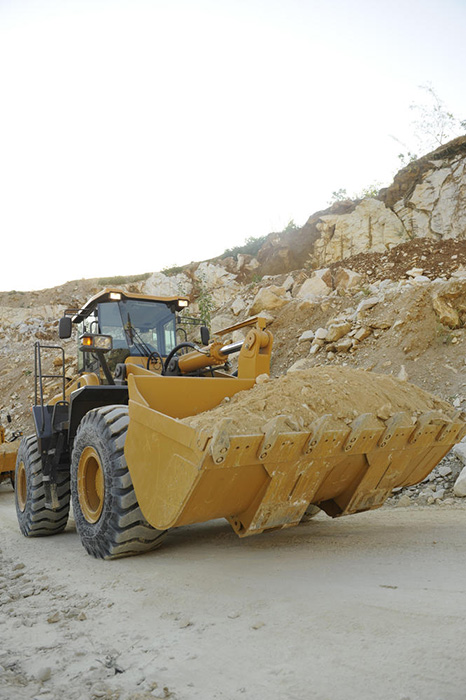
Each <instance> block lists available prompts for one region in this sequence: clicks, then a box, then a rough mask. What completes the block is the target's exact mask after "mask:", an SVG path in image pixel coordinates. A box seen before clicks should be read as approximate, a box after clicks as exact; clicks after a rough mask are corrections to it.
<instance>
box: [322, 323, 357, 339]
mask: <svg viewBox="0 0 466 700" xmlns="http://www.w3.org/2000/svg"><path fill="white" fill-rule="evenodd" d="M350 330H351V323H350V322H349V321H340V322H339V323H332V324H330V325H329V327H328V330H327V337H326V338H325V340H326V341H327V343H334V342H335V341H337V340H340V338H343V336H345V335H346V334H347V333H349V332H350Z"/></svg>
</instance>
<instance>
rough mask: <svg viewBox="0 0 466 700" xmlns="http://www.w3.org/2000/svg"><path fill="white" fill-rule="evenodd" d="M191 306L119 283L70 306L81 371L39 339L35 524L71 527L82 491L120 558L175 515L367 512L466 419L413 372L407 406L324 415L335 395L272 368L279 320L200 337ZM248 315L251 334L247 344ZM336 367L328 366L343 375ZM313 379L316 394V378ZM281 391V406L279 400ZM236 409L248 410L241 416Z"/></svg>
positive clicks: (91, 535) (90, 519)
mask: <svg viewBox="0 0 466 700" xmlns="http://www.w3.org/2000/svg"><path fill="white" fill-rule="evenodd" d="M187 305H188V300H187V299H185V298H182V297H152V296H143V295H138V294H130V293H127V292H123V291H121V290H119V289H105V290H104V291H102V292H101V293H99V294H97V295H96V296H94V297H93V298H92V299H90V300H89V301H88V302H87V303H86V304H85V305H84V306H83V307H82V308H81V309H77V310H68V311H67V312H66V313H65V315H64V316H63V318H62V319H61V320H60V323H59V335H60V337H61V338H69V337H71V333H72V325H73V324H76V325H77V326H78V346H79V352H78V356H79V357H78V370H79V372H78V375H77V376H76V377H75V378H73V379H70V380H67V379H66V377H65V357H64V352H63V350H62V349H60V348H59V346H43V345H40V344H39V343H36V346H35V386H36V390H35V405H34V406H33V409H32V411H33V416H34V421H35V430H36V432H35V434H34V435H31V436H29V437H26V438H23V439H22V441H21V445H20V448H19V451H18V456H17V460H16V477H15V492H16V510H17V515H18V521H19V526H20V529H21V532H22V533H23V534H24V535H26V536H37V535H52V534H56V533H59V532H61V531H62V530H63V529H64V528H65V526H66V523H67V520H68V511H69V505H70V494H71V500H72V504H73V513H74V518H75V521H76V528H77V530H78V533H79V535H80V537H81V540H82V543H83V545H84V547H85V548H86V550H87V551H88V552H89V553H90V554H92V555H94V556H96V557H102V558H105V559H112V558H116V557H121V556H128V555H132V554H137V553H141V552H145V551H148V550H151V549H154V548H155V547H158V546H159V545H160V543H161V542H162V540H163V537H164V535H165V533H166V532H167V531H168V530H170V529H171V528H174V527H178V526H180V525H186V524H190V523H199V522H204V521H207V520H210V519H214V518H222V517H223V518H227V519H228V521H229V522H230V524H231V526H232V527H233V529H234V530H235V532H236V533H237V534H238V535H239V536H241V537H243V536H246V535H250V534H256V533H260V532H263V531H267V530H271V529H276V528H283V527H290V526H292V525H297V524H298V523H299V522H301V520H302V519H303V518H304V517H305V516H306V513H307V514H308V515H310V514H311V513H312V511H313V510H315V507H316V506H318V507H319V508H321V509H322V510H324V511H325V512H326V513H327V514H329V515H330V516H332V517H336V516H340V515H345V514H349V513H356V512H359V511H364V510H368V509H371V508H376V507H379V506H380V505H382V503H383V502H384V501H385V499H386V498H387V497H388V496H389V495H390V494H391V492H392V490H393V488H395V487H399V486H405V485H410V484H413V483H417V482H418V481H421V480H423V479H424V478H425V477H426V476H427V475H428V474H429V472H430V471H431V470H432V469H433V468H434V466H435V465H436V464H437V463H438V462H439V461H440V459H442V457H443V456H444V455H445V454H446V453H447V452H448V451H449V450H450V448H451V446H452V445H453V444H454V443H456V442H458V441H459V440H460V439H461V438H462V436H463V435H464V434H465V432H466V426H465V423H464V420H463V418H464V416H462V415H459V414H455V413H454V411H453V409H451V407H449V406H448V404H443V402H439V401H437V403H438V404H439V405H440V404H442V406H443V409H444V410H443V412H442V410H440V411H439V410H423V407H424V403H422V401H424V402H425V401H427V403H426V404H425V405H426V406H427V408H429V407H430V403H429V401H430V398H428V399H424V398H423V397H428V395H427V394H426V393H425V392H421V390H419V389H416V388H415V387H410V385H408V384H407V383H403V388H402V389H400V388H399V387H394V388H395V389H396V391H397V392H398V394H399V396H400V397H401V398H399V400H398V404H397V406H398V408H399V409H400V410H398V411H396V412H395V413H394V414H392V415H388V414H387V415H385V413H384V411H385V412H386V409H384V410H382V411H380V410H378V404H377V402H376V401H375V400H374V401H373V402H372V404H371V406H372V405H373V407H374V411H373V412H372V413H371V412H367V411H366V412H363V415H357V413H358V410H357V409H358V405H357V403H355V404H354V405H353V409H354V410H353V411H352V417H351V419H346V420H342V419H341V416H340V415H339V414H338V411H337V410H335V414H330V413H328V412H327V413H325V414H322V415H319V413H318V411H317V409H316V406H317V405H318V400H317V399H318V398H319V397H317V396H315V397H314V398H315V401H314V400H313V397H312V395H311V396H310V398H309V397H307V398H306V401H307V403H305V402H303V401H301V399H300V401H301V403H299V402H298V403H297V404H296V401H295V399H296V397H295V396H292V397H290V396H288V395H287V394H286V390H287V386H288V385H287V384H286V381H287V379H286V378H279V379H277V380H270V379H268V375H269V373H270V372H269V366H270V355H271V350H272V334H271V333H270V331H268V330H267V329H266V323H265V321H264V320H263V319H261V318H258V317H254V318H252V319H248V320H247V321H245V322H243V323H240V324H237V325H236V326H233V327H230V328H227V329H225V330H224V331H221V332H220V333H219V334H217V337H216V339H215V340H213V341H210V338H209V337H208V330H207V328H205V327H203V328H201V339H202V340H201V344H199V345H197V344H194V343H191V342H189V341H188V340H187V336H186V335H185V336H184V337H183V339H182V340H181V342H178V340H179V339H180V332H181V331H182V330H183V329H180V327H179V323H178V319H179V316H178V312H179V311H181V310H182V309H183V308H184V307H186V306H187ZM238 328H243V329H244V332H245V334H246V336H245V339H244V341H243V342H237V343H233V342H231V334H232V332H233V330H235V329H238ZM51 351H53V352H61V353H62V358H61V363H60V364H61V367H62V371H61V375H60V377H59V381H60V382H61V384H62V389H61V391H60V392H59V394H57V395H56V396H54V397H53V398H52V399H50V400H48V401H46V400H45V398H44V380H45V379H46V378H49V379H50V378H51V377H52V376H55V375H46V374H44V373H43V371H42V357H43V354H44V353H45V352H51ZM234 353H237V354H238V369H237V372H235V373H232V372H231V369H230V365H229V359H230V356H231V355H233V354H234ZM310 372H311V371H310ZM328 372H329V373H330V374H328V375H327V374H326V375H325V376H324V377H323V379H324V380H325V381H326V382H332V381H333V380H332V376H331V369H328ZM347 372H349V373H351V370H347ZM353 372H358V370H353ZM362 374H363V375H364V378H363V379H362V380H359V379H358V381H359V382H360V383H361V382H362V384H363V388H362V391H361V392H360V394H361V395H362V394H363V393H367V394H371V393H374V392H375V393H376V392H377V387H376V384H377V377H379V376H380V375H371V373H362ZM366 375H367V376H366ZM370 375H371V376H370ZM352 376H353V375H351V376H350V375H348V377H350V378H351V377H352ZM55 379H57V377H55ZM294 381H296V379H295V380H294ZM299 381H301V380H299ZM338 381H341V382H345V381H348V380H347V379H338ZM393 382H395V380H393ZM400 384H401V382H400ZM297 386H298V387H299V390H298V393H300V392H301V391H303V392H304V391H305V389H306V387H305V378H303V380H302V386H301V385H299V384H298V385H297ZM371 387H373V388H371ZM288 391H289V387H288ZM415 391H417V392H418V394H419V395H420V394H421V393H422V396H421V397H420V398H419V397H418V398H417V401H418V402H417V403H415V402H414V401H411V399H410V395H411V392H415ZM261 392H262V393H261ZM267 392H268V393H267ZM280 392H283V396H282V393H280ZM295 393H296V391H295ZM347 393H348V392H347ZM303 395H304V394H303ZM374 395H375V394H374ZM267 396H268V397H269V398H270V397H274V400H275V404H274V405H277V406H278V407H279V409H278V410H276V409H274V410H273V413H272V414H270V410H269V408H270V405H271V404H272V403H273V402H271V401H269V403H267ZM253 397H256V398H255V399H254V401H255V403H253ZM264 397H265V398H264ZM421 399H422V400H421ZM292 400H293V401H294V402H295V403H294V404H293V405H298V406H299V411H298V414H296V411H295V414H294V417H293V418H292V417H290V415H289V411H290V410H291V408H290V406H291V402H292ZM319 400H320V399H319ZM354 401H355V402H357V401H359V399H358V398H357V395H356V394H355V398H354ZM410 401H411V403H410ZM432 401H434V399H432ZM362 403H364V401H363V400H362V399H361V405H362ZM314 404H315V405H314ZM249 405H251V406H253V407H254V408H253V409H250V407H249ZM432 405H433V404H432ZM238 407H239V408H238ZM241 407H244V408H241ZM248 407H249V408H248ZM230 408H233V409H235V410H236V411H237V412H238V410H240V411H244V416H246V419H245V421H243V424H242V427H241V429H240V428H238V427H237V425H238V424H237V422H236V423H235V421H234V420H233V419H231V418H228V415H229V414H228V411H229V409H230ZM382 408H383V407H382ZM440 408H442V407H440ZM411 409H412V410H411ZM450 409H451V410H450ZM248 410H249V413H248ZM371 410H372V409H371ZM262 413H263V419H264V420H263V425H262V424H261V422H260V420H259V418H261V414H262ZM231 415H233V413H232V414H231ZM248 416H249V418H248ZM310 416H311V417H312V420H311V418H310ZM413 416H414V417H413Z"/></svg>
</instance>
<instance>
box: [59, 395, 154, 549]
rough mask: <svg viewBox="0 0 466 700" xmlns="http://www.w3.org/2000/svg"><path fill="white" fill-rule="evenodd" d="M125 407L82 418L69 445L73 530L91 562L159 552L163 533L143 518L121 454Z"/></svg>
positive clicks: (90, 414)
mask: <svg viewBox="0 0 466 700" xmlns="http://www.w3.org/2000/svg"><path fill="white" fill-rule="evenodd" d="M128 423H129V417H128V407H127V406H119V405H117V406H103V407H102V408H96V409H93V410H91V411H89V412H88V413H86V415H85V416H84V418H83V419H82V421H81V423H80V424H79V427H78V430H77V432H76V437H75V440H74V447H73V456H72V462H71V497H72V501H73V513H74V518H75V521H76V529H77V530H78V533H79V535H80V537H81V542H82V543H83V545H84V547H85V549H86V551H87V552H88V553H89V554H92V555H93V556H94V557H99V558H102V559H116V558H118V557H127V556H131V555H134V554H141V553H143V552H148V551H150V550H152V549H155V548H156V547H158V546H159V545H160V544H161V543H162V540H163V539H164V536H165V532H166V531H165V530H156V529H155V528H153V527H152V526H151V525H150V524H149V523H148V522H147V520H146V519H145V518H144V516H143V514H142V512H141V509H140V508H139V504H138V502H137V498H136V494H135V492H134V487H133V483H132V481H131V476H130V473H129V471H128V467H127V464H126V459H125V455H124V452H123V449H124V445H125V439H126V433H127V430H128Z"/></svg>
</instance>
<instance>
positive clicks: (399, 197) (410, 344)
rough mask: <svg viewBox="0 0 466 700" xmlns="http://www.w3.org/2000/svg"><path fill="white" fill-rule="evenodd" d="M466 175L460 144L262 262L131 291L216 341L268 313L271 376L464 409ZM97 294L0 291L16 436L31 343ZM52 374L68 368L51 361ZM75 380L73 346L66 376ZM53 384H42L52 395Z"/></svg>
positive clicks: (243, 258)
mask: <svg viewBox="0 0 466 700" xmlns="http://www.w3.org/2000/svg"><path fill="white" fill-rule="evenodd" d="M465 164H466V137H463V138H460V139H456V140H455V141H453V142H451V143H450V144H448V145H447V146H445V147H442V148H441V149H438V150H437V151H435V152H434V153H432V154H429V155H428V156H425V157H424V158H422V159H421V160H419V161H416V162H415V163H412V164H411V165H410V166H408V168H405V169H404V170H402V171H401V172H400V173H399V174H398V175H397V176H396V178H395V180H394V182H393V184H392V185H391V186H390V187H389V188H388V189H386V190H384V191H382V192H381V193H379V196H378V198H376V199H365V200H362V201H356V202H349V201H348V202H339V203H337V204H336V205H334V206H333V207H331V208H330V209H329V210H327V211H326V212H318V213H316V214H314V215H313V216H311V217H310V219H309V221H308V222H307V223H306V225H305V226H304V227H303V228H302V229H300V230H298V231H292V232H289V233H287V234H284V235H278V234H271V235H270V236H269V237H268V239H267V241H266V242H265V244H264V245H263V246H262V248H261V249H260V250H259V252H258V253H257V255H256V256H255V257H252V256H250V255H241V254H239V255H237V256H236V258H233V257H230V258H224V259H215V260H211V261H207V262H202V263H196V264H191V265H189V266H187V267H186V268H185V269H184V270H182V271H180V272H178V273H176V274H171V275H169V274H164V273H162V272H154V273H153V274H151V275H150V276H149V278H147V279H144V280H140V281H139V282H132V283H131V284H129V285H126V288H129V289H131V291H138V292H142V293H149V294H150V293H152V294H154V293H156V294H161V295H171V294H187V295H189V296H190V298H191V300H192V304H191V306H190V309H189V314H190V315H199V314H200V312H204V313H205V311H206V309H207V310H208V309H211V327H212V330H213V332H215V331H217V330H219V329H220V328H222V327H226V326H230V325H233V324H234V323H237V322H240V321H242V320H244V319H245V318H247V317H248V316H250V315H253V314H257V313H260V314H261V315H265V316H266V318H267V319H268V322H269V327H270V329H271V330H272V332H273V334H274V338H275V341H274V353H273V361H272V373H273V374H274V375H276V376H279V375H281V374H284V373H285V372H292V371H293V370H295V369H300V368H311V367H313V366H316V365H342V366H347V367H359V368H364V369H372V370H374V371H376V372H382V373H386V374H392V375H394V376H397V377H400V378H402V379H407V380H409V381H411V382H413V383H415V384H417V385H419V386H420V387H422V388H424V389H427V390H429V391H431V392H433V393H435V394H436V395H438V396H439V397H440V398H443V399H447V400H448V401H450V402H452V403H453V405H454V406H455V407H457V408H458V409H466V376H465V369H466V367H465V362H466V359H465V358H466V330H465V322H466V237H465V231H466V198H465V192H466V180H465V173H464V171H465ZM101 286H102V285H101V284H99V281H98V280H81V281H75V282H69V283H67V284H66V285H62V286H60V287H56V288H54V289H48V290H41V291H39V292H31V293H19V292H3V293H0V341H1V346H0V354H1V359H2V362H1V369H0V378H1V379H0V381H1V384H0V421H1V423H2V424H3V425H6V424H7V423H6V421H7V415H10V416H11V417H12V423H11V424H9V431H10V433H9V434H11V431H12V430H23V431H25V432H28V431H30V430H31V427H32V425H31V418H30V411H29V408H30V406H31V405H32V403H33V402H34V387H33V369H34V361H33V345H34V342H35V341H36V340H41V341H43V342H45V343H48V344H57V343H58V337H57V326H58V319H59V318H60V316H61V314H62V311H63V309H64V308H66V307H70V306H73V307H76V306H79V305H81V304H82V303H83V302H84V301H85V300H86V299H87V298H88V297H89V296H90V295H91V294H93V293H95V292H96V291H98V290H99V289H100V288H101ZM123 287H125V285H123ZM242 337H243V332H242V331H236V332H235V333H234V334H233V338H232V339H233V340H234V341H236V340H240V339H242ZM45 369H46V373H48V374H54V373H55V374H56V373H59V372H61V371H62V369H61V360H60V358H59V356H58V354H57V352H56V351H50V353H49V354H48V356H47V358H46V359H45ZM75 369H76V346H75V342H74V341H72V340H70V341H67V342H66V343H65V370H66V375H67V376H72V375H73V373H74V371H75ZM56 386H57V381H56V380H54V379H48V380H46V389H47V391H48V392H49V393H53V392H54V390H55V388H56ZM7 434H8V431H7Z"/></svg>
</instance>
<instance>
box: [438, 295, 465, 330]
mask: <svg viewBox="0 0 466 700" xmlns="http://www.w3.org/2000/svg"><path fill="white" fill-rule="evenodd" d="M432 305H433V307H434V311H435V313H436V314H437V316H438V318H439V321H440V323H442V324H443V325H444V326H448V327H449V328H458V327H459V326H460V317H459V314H458V312H457V311H456V309H454V308H453V307H452V306H451V305H450V304H449V303H448V301H446V300H445V299H444V298H442V297H441V296H439V295H438V294H434V295H433V296H432Z"/></svg>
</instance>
